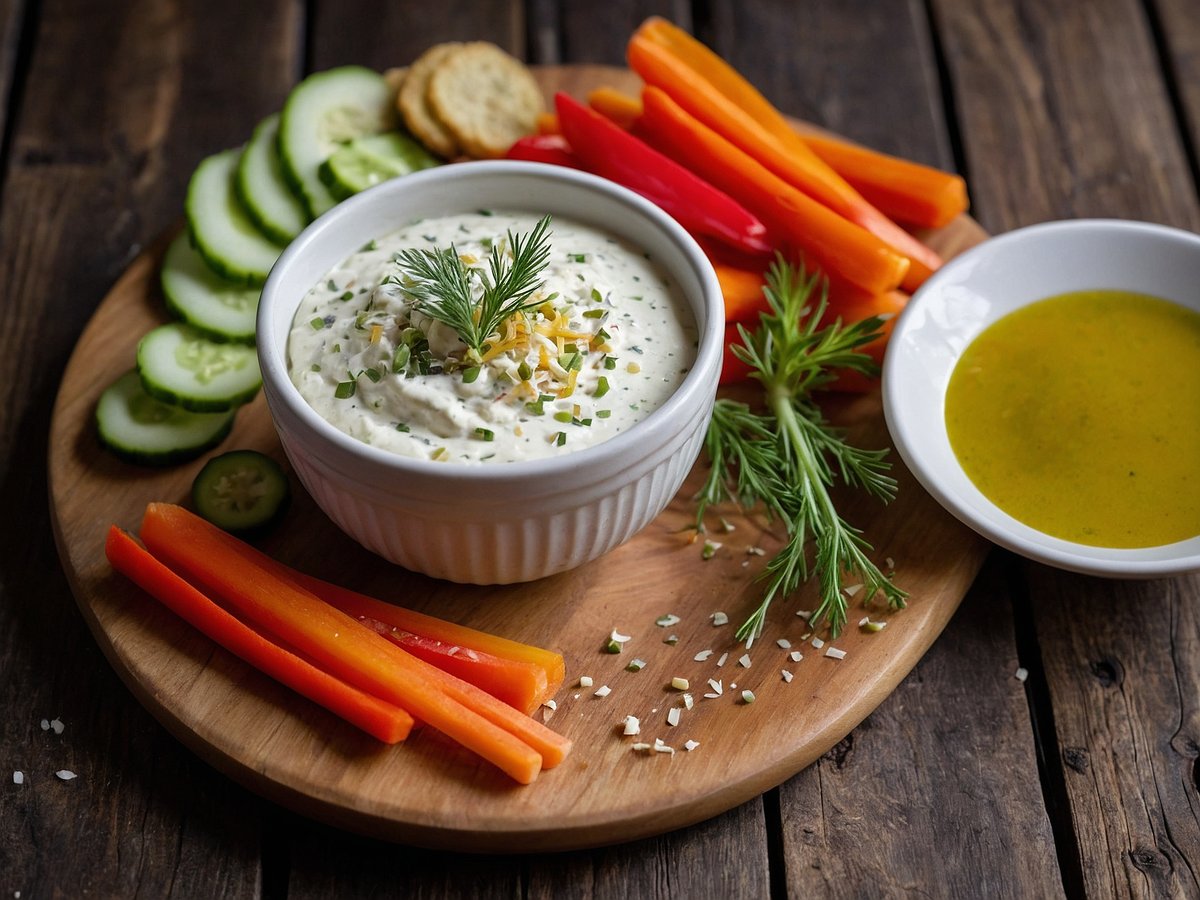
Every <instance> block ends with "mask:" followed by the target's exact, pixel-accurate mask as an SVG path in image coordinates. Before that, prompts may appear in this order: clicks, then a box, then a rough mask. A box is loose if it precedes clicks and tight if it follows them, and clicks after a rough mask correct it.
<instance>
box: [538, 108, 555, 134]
mask: <svg viewBox="0 0 1200 900" xmlns="http://www.w3.org/2000/svg"><path fill="white" fill-rule="evenodd" d="M535 128H536V130H537V133H538V134H561V133H562V132H560V131H559V130H558V116H556V115H555V114H554V113H552V112H541V113H538V117H537V125H536V126H535Z"/></svg>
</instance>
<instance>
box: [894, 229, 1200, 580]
mask: <svg viewBox="0 0 1200 900" xmlns="http://www.w3.org/2000/svg"><path fill="white" fill-rule="evenodd" d="M1198 284H1200V236H1197V235H1195V234H1192V233H1190V232H1185V231H1180V230H1177V229H1173V228H1167V227H1164V226H1159V225H1152V224H1147V223H1141V222H1128V221H1117V220H1077V221H1066V222H1052V223H1047V224H1042V225H1035V226H1032V227H1028V228H1022V229H1019V230H1017V231H1013V232H1010V233H1008V234H1005V235H1002V236H999V237H996V238H992V239H989V240H987V241H985V242H984V243H982V244H980V245H978V246H977V247H974V248H972V249H971V250H969V251H967V252H966V253H963V254H962V255H961V256H959V257H957V258H955V259H953V260H951V261H950V262H949V263H947V264H946V265H945V266H944V267H943V268H942V269H941V270H940V271H939V272H937V274H935V275H934V276H933V277H931V278H930V279H929V281H928V282H926V284H925V285H923V286H922V287H921V288H920V289H919V290H918V291H917V293H916V294H915V295H914V296H913V298H912V300H911V302H910V303H909V305H908V307H907V308H906V309H905V311H904V312H903V313H902V314H901V316H900V319H899V321H898V322H897V324H896V328H895V331H894V332H893V334H892V337H891V340H890V343H889V347H888V352H887V357H886V359H885V361H884V368H883V400H884V414H885V417H886V419H887V424H888V429H889V430H890V432H891V434H892V438H893V441H894V442H895V445H896V449H897V451H898V452H899V454H900V456H901V457H902V458H903V459H904V461H905V463H906V464H907V465H908V467H909V469H910V470H911V471H912V473H913V474H914V475H915V476H916V478H917V479H918V480H919V481H920V482H921V484H922V485H923V486H924V487H925V488H926V489H927V490H928V491H929V492H930V493H931V494H932V495H933V496H934V497H935V498H936V499H937V500H938V501H939V502H940V503H941V504H942V505H943V506H944V507H945V508H946V509H947V510H949V511H950V512H951V513H953V514H954V515H955V516H957V517H958V518H959V519H961V520H962V521H963V522H965V523H966V524H968V525H970V526H971V527H972V528H974V529H975V530H976V531H978V532H979V533H980V534H982V535H984V536H985V537H987V538H988V539H990V540H991V541H993V542H994V543H996V544H999V545H1001V546H1003V547H1006V548H1008V549H1010V550H1012V551H1014V552H1016V553H1019V554H1022V555H1024V556H1026V557H1029V558H1031V559H1034V560H1037V561H1039V562H1043V563H1046V564H1048V565H1051V566H1056V567H1058V568H1062V569H1067V570H1070V571H1075V572H1081V573H1085V574H1092V575H1100V576H1105V577H1117V578H1149V577H1160V576H1167V575H1175V574H1180V573H1184V572H1190V571H1195V570H1198V569H1200V414H1198V413H1200V290H1198V289H1197V285H1198Z"/></svg>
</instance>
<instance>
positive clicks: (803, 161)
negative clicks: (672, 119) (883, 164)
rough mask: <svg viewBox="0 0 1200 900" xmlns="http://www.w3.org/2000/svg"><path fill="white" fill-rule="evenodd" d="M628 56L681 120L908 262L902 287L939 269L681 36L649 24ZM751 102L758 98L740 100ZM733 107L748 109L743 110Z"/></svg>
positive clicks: (664, 25) (742, 84)
mask: <svg viewBox="0 0 1200 900" xmlns="http://www.w3.org/2000/svg"><path fill="white" fill-rule="evenodd" d="M627 55H628V58H629V65H630V67H631V68H633V70H634V71H635V72H637V73H638V74H639V75H640V76H642V79H643V80H644V81H645V82H646V83H647V84H648V85H653V86H655V87H657V88H660V89H661V90H663V91H665V92H666V93H667V94H668V95H669V96H670V97H671V99H672V100H674V101H675V102H676V103H678V104H679V105H680V106H681V107H682V108H683V109H685V110H686V111H687V112H688V113H690V114H691V115H693V116H695V117H696V118H697V119H699V120H700V121H702V122H703V123H704V124H705V125H707V126H708V127H709V128H712V129H713V130H714V131H716V132H717V133H718V134H720V135H722V136H723V137H725V138H726V139H727V140H729V141H731V142H732V143H734V144H735V145H737V146H738V147H739V148H740V149H741V150H743V151H745V152H746V153H747V154H748V155H749V156H751V157H753V158H754V159H755V160H757V161H758V162H760V163H761V164H762V165H764V166H765V167H766V168H767V169H769V170H770V171H772V172H773V173H775V174H776V175H778V176H779V177H780V178H782V179H783V180H784V181H786V182H788V184H790V185H792V186H793V187H795V188H797V189H798V190H800V191H802V192H804V193H805V194H807V195H808V196H810V197H812V198H813V199H814V200H817V201H818V202H820V203H823V204H824V205H826V206H828V207H829V208H830V209H832V210H833V211H834V212H836V213H838V214H839V215H841V216H844V217H845V218H846V219H848V220H850V221H851V222H854V223H855V224H856V225H859V226H861V227H863V228H865V229H866V230H867V231H869V232H871V233H872V234H874V235H875V236H876V237H878V238H880V239H881V240H883V241H885V242H886V243H887V244H888V245H890V246H891V247H892V248H893V249H895V250H896V251H897V252H899V253H902V254H904V255H905V256H907V257H909V259H910V260H912V261H913V262H914V263H915V264H916V265H914V266H913V267H912V268H911V269H910V271H909V275H910V279H909V283H908V286H909V287H912V288H915V287H916V286H917V284H919V282H920V281H921V280H924V278H925V277H927V276H928V275H929V274H930V273H932V271H933V270H935V269H937V268H938V266H940V265H941V262H942V261H941V258H940V257H939V256H938V255H937V254H936V253H934V252H933V250H931V249H930V248H929V247H927V246H925V245H924V244H922V243H921V242H920V241H918V240H917V239H916V238H914V237H913V236H912V235H911V234H909V233H908V232H906V231H905V230H904V229H902V228H901V227H900V226H898V225H897V224H896V223H895V222H893V221H892V220H891V219H889V218H888V217H887V216H885V215H884V214H883V213H881V212H880V211H879V210H878V209H876V208H875V207H874V206H872V205H871V204H870V203H868V202H867V201H866V200H865V199H864V198H863V196H862V195H861V194H859V193H858V191H856V190H855V189H854V188H853V187H852V186H851V185H850V184H849V183H847V182H846V180H845V179H844V178H842V177H841V176H840V175H838V174H837V173H836V172H835V171H834V170H833V169H832V168H830V167H829V165H828V164H827V163H826V162H824V161H823V160H822V159H820V158H819V157H818V156H817V155H816V154H815V153H813V151H812V150H810V149H809V147H808V145H807V144H806V143H805V142H804V141H803V140H802V139H801V137H800V136H799V135H798V134H796V132H795V131H793V130H792V129H791V127H790V126H787V123H786V120H785V119H784V118H783V116H782V114H781V113H779V111H778V110H776V109H774V107H772V106H771V105H770V103H769V102H767V101H766V99H765V98H764V97H762V95H761V94H759V93H758V91H757V90H755V89H754V87H753V86H752V85H750V83H749V82H747V81H746V80H745V79H744V78H742V76H741V75H740V74H739V73H738V72H737V70H735V69H734V68H733V67H732V66H730V65H729V64H728V63H726V62H725V61H724V60H723V59H721V57H719V56H718V55H717V54H715V53H713V52H712V51H711V50H709V49H708V48H707V47H705V46H704V45H703V44H701V43H700V42H699V41H697V40H696V39H695V38H693V37H692V36H691V35H689V34H688V33H687V32H685V31H683V30H682V29H679V28H676V27H675V26H673V25H671V24H670V23H668V22H665V21H664V20H661V19H658V20H652V24H651V25H650V26H649V27H647V26H643V27H642V28H640V29H638V31H637V32H635V33H634V35H633V37H632V38H631V39H630V41H629V45H628V48H627ZM723 88H724V90H723ZM725 90H728V91H730V92H731V93H732V94H733V96H730V95H729V94H727V93H725ZM751 96H753V97H756V98H757V99H754V100H748V101H746V98H749V97H751ZM735 97H736V98H737V99H735ZM738 100H743V101H746V102H748V103H749V108H747V107H746V106H743V105H741V104H740V103H739V102H738ZM768 109H769V110H770V112H766V110H768ZM750 110H755V111H757V112H758V113H759V115H761V116H765V117H767V119H768V122H767V123H763V122H761V121H759V119H758V118H757V117H756V116H755V115H754V114H753V113H752V112H751V111H750ZM779 122H783V123H784V127H783V128H781V129H776V128H772V127H771V123H779Z"/></svg>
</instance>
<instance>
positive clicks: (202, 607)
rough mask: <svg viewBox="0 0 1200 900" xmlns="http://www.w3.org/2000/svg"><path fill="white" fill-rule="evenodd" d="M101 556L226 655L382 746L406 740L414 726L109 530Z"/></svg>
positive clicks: (405, 716) (409, 719)
mask: <svg viewBox="0 0 1200 900" xmlns="http://www.w3.org/2000/svg"><path fill="white" fill-rule="evenodd" d="M104 553H105V555H106V556H107V557H108V561H109V563H111V564H112V567H113V568H114V569H116V570H117V571H118V572H120V573H121V574H122V575H124V576H125V577H126V578H128V579H129V580H130V581H132V582H134V583H135V584H136V585H138V586H139V587H140V588H142V590H144V591H146V593H148V594H150V595H151V596H152V597H154V598H155V599H156V600H158V601H159V602H160V603H162V604H163V606H166V607H167V608H168V609H170V610H171V611H172V612H174V613H175V614H176V615H177V616H179V617H180V618H181V619H183V620H184V621H186V622H187V623H189V624H190V625H192V626H193V627H194V628H196V629H197V630H198V631H200V632H202V633H203V634H205V635H206V636H208V637H209V638H211V639H212V640H213V641H215V642H216V643H218V644H220V645H221V646H222V647H224V648H225V649H226V650H228V651H229V652H230V653H232V654H234V655H235V656H238V657H240V658H241V659H243V660H245V661H246V662H248V663H249V664H250V665H252V666H254V667H255V668H256V669H258V670H259V671H261V672H263V673H265V674H267V675H269V676H271V677H272V678H274V679H275V680H276V681H278V682H280V683H281V684H284V685H286V686H287V687H290V688H291V689H292V690H294V691H296V693H298V694H301V695H303V696H305V697H307V698H308V699H309V700H312V701H313V702H314V703H318V704H320V705H321V706H323V707H325V708H326V709H327V710H329V711H330V712H332V713H334V714H336V715H338V716H341V717H342V718H343V719H345V720H346V721H347V722H350V723H351V724H352V725H356V726H358V727H359V728H361V729H362V730H363V731H365V732H367V733H368V734H370V735H371V736H373V737H376V738H378V739H379V740H381V741H383V742H384V743H388V744H394V743H396V742H397V741H402V740H404V739H405V738H406V737H407V736H408V733H409V731H410V730H411V729H412V725H413V720H412V716H410V715H409V714H408V713H407V712H405V711H404V710H403V709H401V708H400V707H398V706H395V705H393V704H391V703H387V702H385V701H383V700H380V699H379V698H378V697H373V696H371V695H370V694H366V693H364V692H362V691H360V690H359V689H358V688H356V687H353V686H351V685H349V684H347V683H346V682H344V681H342V680H340V679H338V678H335V677H334V676H333V675H330V674H329V673H328V672H324V671H322V670H321V669H318V668H317V667H316V666H314V665H312V664H311V663H309V662H308V661H307V660H304V659H302V658H301V657H299V656H297V655H296V654H294V653H292V652H291V651H289V650H287V649H285V648H283V647H281V646H279V645H278V644H276V643H274V642H272V641H270V640H269V639H267V638H266V637H264V636H263V635H262V634H261V633H259V632H258V631H256V630H255V629H253V628H251V627H250V626H249V625H247V624H246V623H244V622H242V621H241V620H240V619H238V618H237V617H236V616H233V615H231V614H230V613H228V612H227V611H226V610H224V609H222V608H221V607H220V606H218V605H217V604H216V603H214V602H213V601H212V600H210V599H209V598H208V597H206V596H205V595H204V594H202V593H201V592H200V591H198V590H197V589H196V588H194V587H193V586H192V585H190V584H188V583H187V582H186V581H184V580H183V579H182V578H180V577H179V576H178V575H176V574H175V573H174V572H172V571H171V570H170V569H169V568H167V567H166V566H165V565H163V564H162V563H161V562H160V561H159V560H158V559H156V558H155V557H154V556H152V555H151V554H150V553H149V551H147V550H146V549H145V548H144V547H142V546H141V544H139V543H137V541H135V540H134V539H133V538H132V537H131V536H130V535H129V534H128V533H126V532H124V531H122V530H121V529H120V528H118V527H117V526H115V525H113V526H112V527H111V528H109V530H108V537H107V539H106V540H105V543H104Z"/></svg>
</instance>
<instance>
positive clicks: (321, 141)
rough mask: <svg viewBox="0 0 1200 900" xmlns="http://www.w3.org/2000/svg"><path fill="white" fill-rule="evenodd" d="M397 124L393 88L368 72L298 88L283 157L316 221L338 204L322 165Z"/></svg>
mask: <svg viewBox="0 0 1200 900" xmlns="http://www.w3.org/2000/svg"><path fill="white" fill-rule="evenodd" d="M395 120H396V111H395V107H394V105H393V102H392V90H391V88H389V87H388V84H387V82H386V81H385V80H384V78H383V76H382V75H380V74H379V73H378V72H373V71H371V70H370V69H365V68H363V67H362V66H342V67H340V68H337V69H329V70H328V71H326V72H317V73H316V74H314V75H309V76H308V77H307V78H305V79H304V80H303V81H301V82H300V83H299V84H298V85H296V86H295V87H294V88H292V92H291V93H290V94H288V98H287V101H286V102H285V103H284V106H283V112H282V113H281V114H280V119H279V157H280V160H281V161H282V163H283V173H284V175H285V176H286V177H287V180H288V183H289V184H291V186H292V187H293V188H294V189H295V191H296V192H297V193H298V194H299V195H300V196H301V197H302V198H303V199H304V205H305V207H306V209H307V210H308V214H309V216H310V217H311V218H313V219H315V218H316V217H317V216H319V215H321V213H323V212H325V211H326V210H328V209H331V208H332V207H333V206H334V205H336V203H337V197H335V196H334V195H333V194H332V193H330V191H329V188H327V187H326V186H325V185H324V184H323V183H322V182H321V177H320V175H319V174H318V169H319V168H320V166H321V163H323V162H324V161H325V160H326V159H328V158H329V157H330V156H331V155H332V154H333V152H334V151H335V150H337V148H338V147H339V146H341V145H342V144H345V143H347V142H349V141H352V140H354V139H355V138H360V137H364V136H366V135H369V134H379V133H380V132H382V131H389V130H390V129H392V128H393V127H394V125H395Z"/></svg>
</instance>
